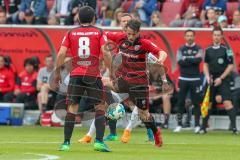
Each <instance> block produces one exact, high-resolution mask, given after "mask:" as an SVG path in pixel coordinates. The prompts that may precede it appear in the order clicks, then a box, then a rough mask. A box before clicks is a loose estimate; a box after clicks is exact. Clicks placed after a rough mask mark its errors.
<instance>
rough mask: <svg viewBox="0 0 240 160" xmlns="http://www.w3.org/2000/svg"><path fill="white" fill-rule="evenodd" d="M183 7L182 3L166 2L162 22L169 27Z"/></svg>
mask: <svg viewBox="0 0 240 160" xmlns="http://www.w3.org/2000/svg"><path fill="white" fill-rule="evenodd" d="M181 6H182V1H181V2H165V3H163V8H162V21H163V23H165V24H166V25H169V23H170V22H171V21H172V20H174V18H175V17H176V15H177V14H178V13H179V12H180V9H181Z"/></svg>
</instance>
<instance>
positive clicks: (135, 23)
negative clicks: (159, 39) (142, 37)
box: [126, 19, 141, 32]
mask: <svg viewBox="0 0 240 160" xmlns="http://www.w3.org/2000/svg"><path fill="white" fill-rule="evenodd" d="M127 27H129V28H131V29H132V30H134V31H135V32H139V30H140V27H141V22H139V21H138V20H135V19H132V20H130V21H128V23H127V25H126V28H127Z"/></svg>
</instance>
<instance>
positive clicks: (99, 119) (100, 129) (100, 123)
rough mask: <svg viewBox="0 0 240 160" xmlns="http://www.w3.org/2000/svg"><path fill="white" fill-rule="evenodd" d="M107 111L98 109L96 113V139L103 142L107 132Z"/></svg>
mask: <svg viewBox="0 0 240 160" xmlns="http://www.w3.org/2000/svg"><path fill="white" fill-rule="evenodd" d="M104 115H105V112H104V111H101V110H97V111H96V113H95V127H96V140H98V141H100V142H102V141H103V136H104V132H105V124H106V118H105V116H104Z"/></svg>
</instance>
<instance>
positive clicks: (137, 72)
mask: <svg viewBox="0 0 240 160" xmlns="http://www.w3.org/2000/svg"><path fill="white" fill-rule="evenodd" d="M140 26H141V23H140V22H139V21H137V20H130V21H129V22H128V23H127V25H126V31H125V33H116V32H108V33H107V37H108V39H110V40H111V41H113V42H115V43H116V44H117V45H118V46H119V54H120V56H121V60H122V63H121V65H120V67H121V69H120V70H118V72H117V74H118V77H119V78H118V79H116V81H115V82H114V84H115V85H114V86H115V88H116V89H117V91H118V92H120V93H128V94H129V99H130V100H131V101H132V102H133V103H134V105H136V106H137V107H138V114H139V116H140V118H141V120H142V121H143V122H144V124H145V125H146V127H147V128H151V130H152V131H153V133H154V139H155V145H156V146H158V147H161V146H162V137H161V130H160V128H159V129H157V127H156V124H155V122H154V118H153V117H152V116H151V114H150V113H149V111H148V100H149V91H148V76H147V70H146V66H147V61H146V59H147V56H146V55H147V54H148V53H150V52H151V53H152V54H153V55H154V56H155V57H159V59H158V62H159V64H163V62H164V61H165V59H166V57H167V54H166V52H164V51H163V50H161V49H160V48H158V47H157V46H156V45H155V44H153V43H152V42H150V41H149V40H147V39H143V38H141V37H140Z"/></svg>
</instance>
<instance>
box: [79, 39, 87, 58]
mask: <svg viewBox="0 0 240 160" xmlns="http://www.w3.org/2000/svg"><path fill="white" fill-rule="evenodd" d="M89 45H90V42H89V38H88V37H80V38H79V40H78V46H79V48H78V56H79V57H80V58H82V59H86V58H88V57H89V56H90V48H89Z"/></svg>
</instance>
